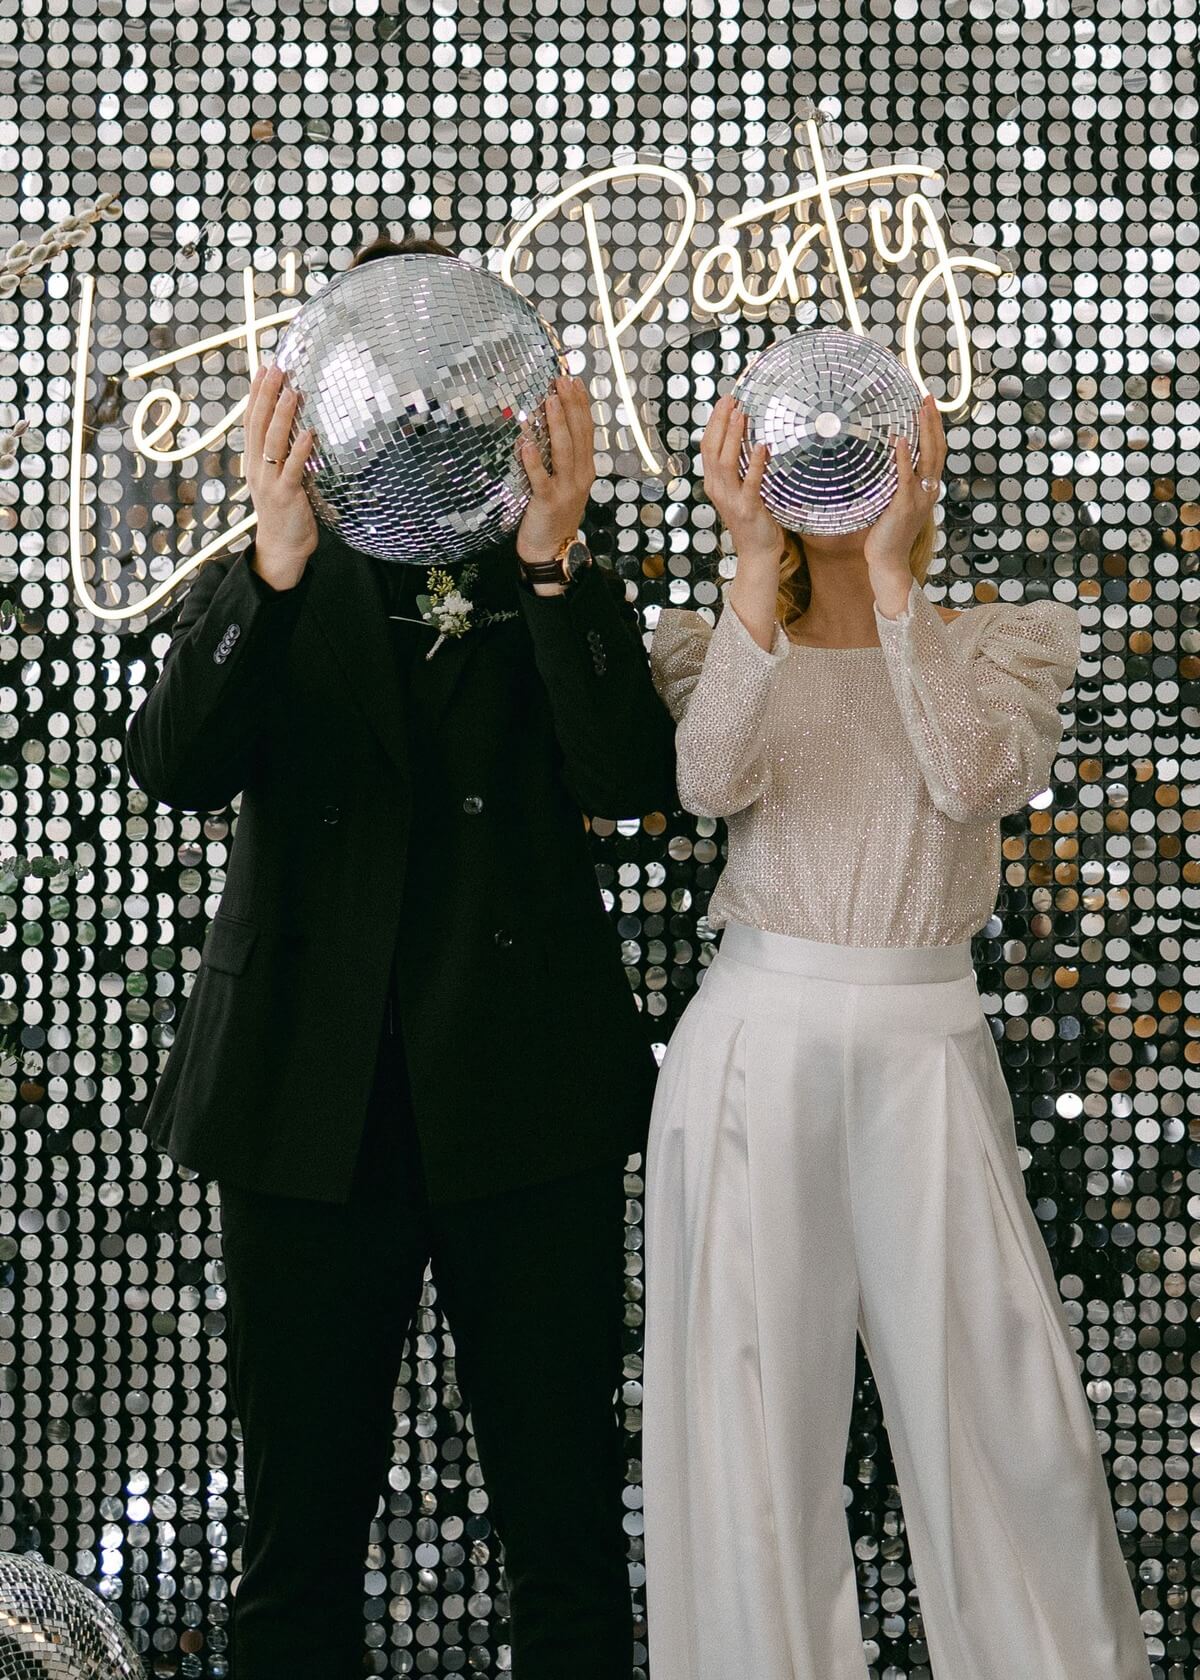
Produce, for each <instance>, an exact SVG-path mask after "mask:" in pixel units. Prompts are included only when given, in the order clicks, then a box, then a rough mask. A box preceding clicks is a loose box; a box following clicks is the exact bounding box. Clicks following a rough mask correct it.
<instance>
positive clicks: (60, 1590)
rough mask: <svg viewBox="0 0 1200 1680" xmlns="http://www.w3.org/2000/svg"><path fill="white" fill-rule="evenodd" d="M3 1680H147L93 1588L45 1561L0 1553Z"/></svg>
mask: <svg viewBox="0 0 1200 1680" xmlns="http://www.w3.org/2000/svg"><path fill="white" fill-rule="evenodd" d="M0 1680H145V1671H144V1669H143V1668H142V1665H141V1662H140V1661H139V1659H138V1656H137V1653H136V1652H135V1651H134V1648H133V1645H132V1644H131V1643H130V1640H129V1636H128V1634H127V1633H126V1632H125V1630H124V1628H123V1627H122V1626H121V1624H120V1623H119V1622H118V1621H117V1620H116V1618H115V1617H114V1615H113V1614H112V1612H111V1610H109V1608H108V1606H107V1605H106V1604H104V1603H103V1602H102V1600H100V1599H99V1598H97V1596H96V1594H95V1593H94V1592H93V1591H92V1589H91V1588H90V1587H88V1586H86V1585H85V1584H84V1582H82V1581H77V1580H75V1578H74V1577H73V1576H71V1575H64V1574H63V1573H62V1571H61V1570H60V1569H52V1568H51V1567H50V1565H49V1564H48V1563H44V1562H43V1561H42V1560H41V1558H37V1557H31V1556H27V1555H24V1554H21V1555H18V1554H17V1553H15V1552H0Z"/></svg>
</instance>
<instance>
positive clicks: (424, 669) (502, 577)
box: [414, 535, 519, 723]
mask: <svg viewBox="0 0 1200 1680" xmlns="http://www.w3.org/2000/svg"><path fill="white" fill-rule="evenodd" d="M475 565H476V568H477V571H478V576H477V578H476V581H475V582H474V583H473V584H472V585H471V586H470V587H469V589H466V590H465V593H466V594H467V595H468V596H469V597H470V600H471V604H472V607H473V609H474V610H473V612H472V615H471V616H472V620H473V622H472V624H471V626H470V628H469V629H468V630H467V631H465V632H464V634H463V635H461V636H447V637H446V640H445V641H444V642H443V643H442V645H441V647H440V648H438V650H437V652H436V653H435V654H434V655H433V658H432V659H425V658H421V659H418V660H417V662H416V667H415V672H414V681H416V682H419V683H420V685H421V692H422V694H423V696H424V698H425V704H426V707H427V708H428V711H429V714H430V718H431V721H432V722H434V723H437V722H439V721H440V719H441V718H442V716H443V714H444V713H445V710H446V707H447V706H448V705H449V704H450V701H451V699H452V698H453V696H454V693H455V691H456V689H457V688H458V685H459V683H460V682H461V681H462V677H463V673H464V672H465V670H466V669H467V666H468V665H469V664H470V662H471V659H472V657H473V656H474V654H475V653H476V652H477V651H478V650H479V649H480V648H481V647H482V646H483V644H484V643H485V641H486V640H487V638H488V637H489V636H493V635H495V634H496V631H497V630H498V629H499V628H501V627H500V626H497V625H486V624H481V623H479V622H477V621H476V620H477V619H478V617H479V616H480V615H482V614H483V613H486V612H510V611H513V610H514V609H515V610H519V608H518V606H517V557H516V537H515V535H510V536H509V537H507V538H505V539H504V540H503V541H502V542H501V543H498V544H497V545H496V546H495V547H493V548H490V549H488V550H487V551H486V552H485V553H483V554H481V555H479V556H477V557H476V559H475ZM429 635H430V644H429V645H430V647H432V646H433V643H434V642H435V641H436V640H437V631H436V630H430V633H429Z"/></svg>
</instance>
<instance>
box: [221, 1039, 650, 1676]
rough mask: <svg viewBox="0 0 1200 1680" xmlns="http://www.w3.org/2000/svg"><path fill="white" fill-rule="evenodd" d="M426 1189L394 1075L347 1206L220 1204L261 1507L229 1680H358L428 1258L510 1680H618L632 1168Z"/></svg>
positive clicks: (379, 1098)
mask: <svg viewBox="0 0 1200 1680" xmlns="http://www.w3.org/2000/svg"><path fill="white" fill-rule="evenodd" d="M389 1042H390V1041H388V1040H387V1039H385V1046H389ZM564 1124H569V1117H564ZM419 1172H420V1162H419V1157H418V1153H417V1147H416V1143H415V1133H414V1131H413V1128H412V1126H411V1114H410V1113H409V1112H408V1110H407V1102H406V1081H405V1080H404V1079H403V1076H402V1069H399V1068H397V1067H396V1066H395V1065H392V1066H390V1067H389V1066H388V1065H387V1058H386V1057H381V1073H380V1077H379V1079H378V1080H377V1082H376V1095H375V1098H374V1099H373V1102H372V1116H371V1120H370V1122H369V1123H368V1128H367V1133H366V1136H365V1138H364V1144H363V1151H362V1155H361V1158H360V1170H359V1173H358V1176H357V1180H356V1184H355V1188H354V1192H353V1194H352V1196H351V1199H350V1201H349V1202H348V1203H346V1204H342V1205H339V1204H335V1203H327V1202H313V1201H308V1200H300V1199H297V1198H293V1197H286V1196H272V1195H266V1194H263V1193H261V1192H258V1191H254V1190H249V1189H245V1188H239V1187H237V1186H235V1185H232V1184H227V1183H222V1184H221V1185H220V1186H219V1188H220V1193H221V1206H222V1225H223V1242H222V1246H223V1253H224V1262H225V1275H226V1298H227V1317H228V1329H229V1342H230V1376H231V1387H232V1399H233V1403H234V1406H235V1409H236V1411H237V1414H238V1417H239V1419H240V1422H241V1427H242V1433H243V1440H244V1466H245V1479H246V1496H247V1502H248V1507H249V1521H248V1525H247V1529H246V1534H245V1539H244V1543H243V1550H242V1575H241V1579H240V1582H239V1585H238V1589H237V1593H236V1596H235V1599H234V1606H233V1614H232V1637H231V1646H232V1651H231V1680H353V1677H355V1676H359V1675H361V1674H362V1673H363V1672H364V1664H363V1650H364V1632H365V1629H364V1620H363V1604H364V1583H363V1572H364V1563H365V1552H366V1545H367V1539H368V1532H369V1528H370V1523H371V1519H372V1517H373V1516H374V1514H375V1510H376V1504H377V1501H378V1499H379V1497H380V1495H381V1494H383V1493H384V1492H385V1491H386V1474H387V1467H388V1465H389V1464H390V1462H391V1452H392V1442H393V1437H394V1433H395V1416H394V1406H393V1396H394V1389H395V1385H396V1381H397V1376H398V1371H399V1366H400V1362H401V1357H402V1349H403V1346H404V1342H405V1339H406V1336H407V1333H408V1330H409V1326H410V1324H411V1321H412V1318H413V1314H414V1310H415V1308H416V1306H417V1303H418V1301H419V1298H420V1294H421V1288H422V1282H423V1276H424V1269H425V1264H426V1261H427V1260H429V1259H431V1260H432V1266H433V1279H434V1283H435V1286H436V1288H437V1291H438V1299H439V1302H440V1303H441V1305H442V1306H443V1307H444V1308H445V1311H446V1315H447V1318H448V1321H449V1324H450V1328H451V1332H452V1334H453V1337H454V1345H455V1351H456V1355H457V1370H458V1377H459V1384H460V1387H461V1389H462V1391H463V1398H464V1401H465V1403H466V1405H467V1406H468V1407H469V1408H470V1411H471V1418H472V1423H473V1426H474V1430H475V1439H476V1446H477V1450H478V1453H479V1459H480V1465H481V1467H482V1470H483V1476H484V1483H485V1487H486V1489H487V1494H488V1515H489V1517H490V1519H491V1521H492V1523H493V1526H494V1530H495V1533H496V1535H497V1536H498V1538H499V1540H500V1541H501V1542H502V1543H503V1547H504V1562H505V1570H506V1574H507V1578H508V1586H509V1601H510V1612H511V1618H512V1623H511V1640H512V1673H513V1677H514V1680H565V1677H566V1676H570V1677H571V1680H629V1676H630V1675H631V1673H632V1663H633V1650H632V1647H633V1621H632V1607H631V1601H630V1592H629V1578H628V1570H627V1566H626V1549H625V1536H624V1529H623V1515H624V1499H623V1493H624V1449H623V1441H622V1436H621V1429H620V1424H619V1419H618V1414H617V1411H616V1408H615V1404H614V1392H615V1390H616V1389H617V1387H618V1385H619V1383H620V1380H621V1324H622V1318H623V1282H622V1280H623V1275H624V1206H625V1201H624V1179H623V1172H622V1166H621V1164H620V1163H619V1162H614V1163H613V1164H612V1165H607V1166H604V1167H602V1168H599V1169H594V1170H592V1171H589V1172H586V1173H580V1174H577V1175H573V1176H572V1177H570V1178H565V1179H557V1180H554V1181H551V1182H549V1183H545V1184H539V1185H536V1186H532V1187H529V1188H526V1189H522V1190H520V1191H518V1192H512V1193H509V1194H506V1195H504V1196H496V1197H489V1198H487V1199H485V1200H475V1201H471V1202H466V1203H461V1204H455V1205H453V1206H445V1207H431V1206H430V1205H429V1203H428V1201H427V1199H426V1197H425V1194H424V1190H423V1187H422V1185H421V1182H420V1176H419Z"/></svg>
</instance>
